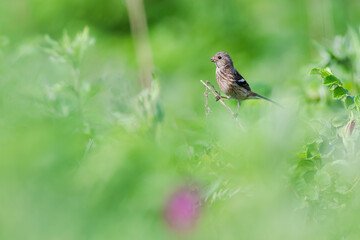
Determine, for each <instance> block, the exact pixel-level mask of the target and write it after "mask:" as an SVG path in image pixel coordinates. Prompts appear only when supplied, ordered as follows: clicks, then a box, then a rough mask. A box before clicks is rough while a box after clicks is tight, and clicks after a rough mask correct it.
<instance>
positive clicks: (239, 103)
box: [235, 100, 241, 117]
mask: <svg viewBox="0 0 360 240" xmlns="http://www.w3.org/2000/svg"><path fill="white" fill-rule="evenodd" d="M237 105H238V106H237V111H236V114H235V116H236V117H237V116H238V113H239V108H240V106H241V101H240V100H238V104H237Z"/></svg>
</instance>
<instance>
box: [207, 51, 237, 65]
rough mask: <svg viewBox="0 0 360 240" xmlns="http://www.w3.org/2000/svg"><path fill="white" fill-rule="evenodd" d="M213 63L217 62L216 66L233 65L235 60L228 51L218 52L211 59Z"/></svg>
mask: <svg viewBox="0 0 360 240" xmlns="http://www.w3.org/2000/svg"><path fill="white" fill-rule="evenodd" d="M210 61H212V62H213V63H215V65H216V67H218V68H223V67H232V66H233V62H232V60H231V58H230V56H229V54H228V53H227V52H218V53H216V54H215V55H214V56H213V57H212V58H211V59H210Z"/></svg>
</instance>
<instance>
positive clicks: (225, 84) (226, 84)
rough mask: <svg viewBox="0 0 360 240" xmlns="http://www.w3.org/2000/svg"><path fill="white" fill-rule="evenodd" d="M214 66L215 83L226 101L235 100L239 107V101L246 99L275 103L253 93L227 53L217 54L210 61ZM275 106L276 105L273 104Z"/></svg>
mask: <svg viewBox="0 0 360 240" xmlns="http://www.w3.org/2000/svg"><path fill="white" fill-rule="evenodd" d="M210 61H212V62H214V63H215V65H216V81H217V83H218V84H219V87H220V89H221V91H222V92H223V93H225V94H226V95H227V96H228V97H227V98H228V99H236V100H238V103H239V105H238V106H240V101H242V100H246V99H254V98H258V99H264V100H267V101H270V102H272V103H275V102H274V101H272V100H270V99H268V98H265V97H263V96H261V95H259V94H257V93H255V92H253V91H251V88H250V86H249V84H248V83H247V82H246V80H245V79H244V78H243V76H241V74H240V73H239V72H238V71H237V70H236V69H235V68H234V64H233V61H232V60H231V58H230V56H229V54H228V53H227V52H218V53H216V54H215V55H214V57H212V58H211V59H210ZM275 104H277V103H275Z"/></svg>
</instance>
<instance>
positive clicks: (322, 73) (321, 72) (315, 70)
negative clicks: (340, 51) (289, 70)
mask: <svg viewBox="0 0 360 240" xmlns="http://www.w3.org/2000/svg"><path fill="white" fill-rule="evenodd" d="M310 74H311V75H320V76H321V77H322V78H325V77H327V76H330V75H332V73H331V71H330V69H322V68H313V69H311V71H310Z"/></svg>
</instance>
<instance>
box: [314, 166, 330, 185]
mask: <svg viewBox="0 0 360 240" xmlns="http://www.w3.org/2000/svg"><path fill="white" fill-rule="evenodd" d="M315 181H316V182H317V184H318V185H319V187H320V190H325V189H326V188H328V187H329V186H330V184H331V177H330V174H329V173H327V172H326V171H324V170H321V171H318V172H317V173H316V174H315Z"/></svg>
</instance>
